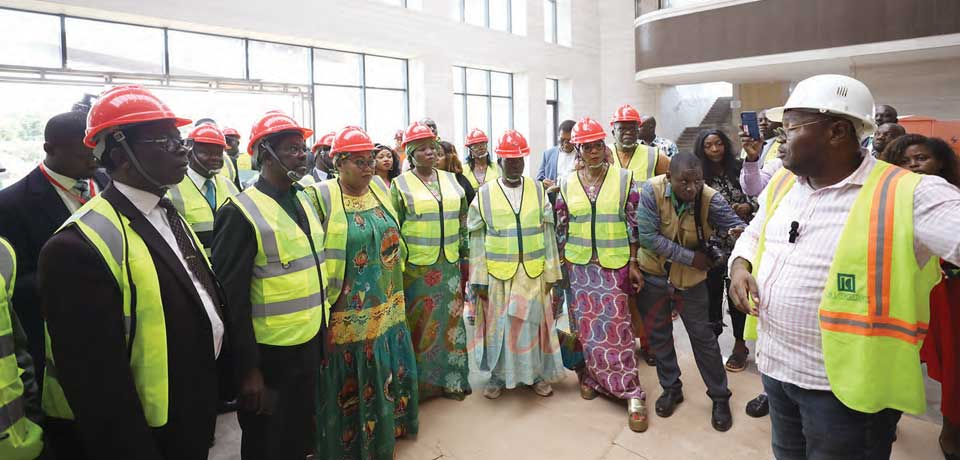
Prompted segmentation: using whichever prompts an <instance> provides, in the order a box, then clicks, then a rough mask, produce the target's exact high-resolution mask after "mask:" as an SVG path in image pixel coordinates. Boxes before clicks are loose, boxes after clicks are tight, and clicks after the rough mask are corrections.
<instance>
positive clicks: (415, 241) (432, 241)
mask: <svg viewBox="0 0 960 460" xmlns="http://www.w3.org/2000/svg"><path fill="white" fill-rule="evenodd" d="M403 239H404V240H405V241H406V242H407V244H412V245H417V246H439V245H440V238H424V237H419V236H407V237H404V238H403ZM459 241H460V235H445V236H444V237H443V244H444V245H448V244H453V243H457V242H459Z"/></svg>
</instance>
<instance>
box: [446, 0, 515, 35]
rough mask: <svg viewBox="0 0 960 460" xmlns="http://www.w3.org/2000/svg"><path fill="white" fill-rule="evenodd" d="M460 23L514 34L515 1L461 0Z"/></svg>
mask: <svg viewBox="0 0 960 460" xmlns="http://www.w3.org/2000/svg"><path fill="white" fill-rule="evenodd" d="M459 2H460V5H459V6H460V22H462V23H464V24H471V25H475V26H480V27H486V28H488V29H493V30H501V31H504V32H513V0H459Z"/></svg>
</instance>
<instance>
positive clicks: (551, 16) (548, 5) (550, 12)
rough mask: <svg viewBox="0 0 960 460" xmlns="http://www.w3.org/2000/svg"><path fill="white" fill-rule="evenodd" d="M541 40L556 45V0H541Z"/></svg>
mask: <svg viewBox="0 0 960 460" xmlns="http://www.w3.org/2000/svg"><path fill="white" fill-rule="evenodd" d="M543 39H544V40H545V41H546V42H547V43H557V0H543Z"/></svg>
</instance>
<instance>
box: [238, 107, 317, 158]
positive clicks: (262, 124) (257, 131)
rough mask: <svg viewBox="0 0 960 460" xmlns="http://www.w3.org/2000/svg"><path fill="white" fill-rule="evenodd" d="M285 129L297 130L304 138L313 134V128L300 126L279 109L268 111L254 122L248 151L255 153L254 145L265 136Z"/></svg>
mask: <svg viewBox="0 0 960 460" xmlns="http://www.w3.org/2000/svg"><path fill="white" fill-rule="evenodd" d="M283 131H297V132H299V133H300V135H301V136H303V138H304V140H306V138H308V137H310V136H312V135H313V130H312V129H308V128H304V127H302V126H300V125H299V124H298V123H297V121H296V120H294V119H293V118H291V117H290V115H287V114H285V113H283V112H281V111H279V110H271V111H269V112H267V113H266V114H265V115H264V116H263V118H261V119H260V120H259V121H257V122H256V123H254V124H253V128H251V129H250V142H249V143H247V153H249V154H251V155H253V147H254V146H256V145H257V143H259V142H260V141H261V140H262V139H263V138H264V137H267V136H269V135H271V134H276V133H279V132H283Z"/></svg>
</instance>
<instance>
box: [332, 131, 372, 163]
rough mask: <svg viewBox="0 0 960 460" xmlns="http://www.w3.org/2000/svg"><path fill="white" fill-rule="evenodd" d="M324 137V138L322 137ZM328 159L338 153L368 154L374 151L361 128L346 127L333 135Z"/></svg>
mask: <svg viewBox="0 0 960 460" xmlns="http://www.w3.org/2000/svg"><path fill="white" fill-rule="evenodd" d="M324 137H326V136H324ZM331 144H332V145H331V146H330V157H331V158H332V157H333V155H334V154H336V153H340V152H369V151H371V150H374V149H376V146H374V145H373V141H372V140H370V136H369V135H368V134H367V133H366V131H364V130H363V129H362V128H360V127H357V126H347V127H346V128H343V129H341V130H340V132H338V133H336V134H334V135H333V142H331Z"/></svg>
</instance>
